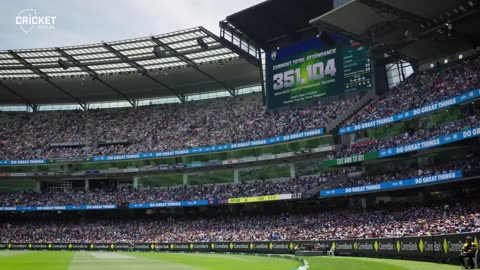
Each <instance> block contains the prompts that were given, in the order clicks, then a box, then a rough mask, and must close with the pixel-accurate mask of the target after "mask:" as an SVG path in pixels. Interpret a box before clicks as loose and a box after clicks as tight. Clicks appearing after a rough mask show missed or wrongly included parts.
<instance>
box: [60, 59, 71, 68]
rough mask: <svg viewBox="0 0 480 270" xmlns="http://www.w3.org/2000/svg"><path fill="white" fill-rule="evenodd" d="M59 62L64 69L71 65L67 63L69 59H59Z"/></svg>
mask: <svg viewBox="0 0 480 270" xmlns="http://www.w3.org/2000/svg"><path fill="white" fill-rule="evenodd" d="M58 64H59V65H60V66H61V67H62V68H63V69H68V68H69V67H70V65H69V64H68V63H67V61H65V60H63V59H61V58H60V59H58Z"/></svg>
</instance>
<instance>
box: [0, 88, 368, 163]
mask: <svg viewBox="0 0 480 270" xmlns="http://www.w3.org/2000/svg"><path fill="white" fill-rule="evenodd" d="M359 98H360V96H359V95H355V96H352V97H349V98H346V99H338V100H330V101H317V102H315V103H313V104H311V105H309V106H306V107H294V108H290V109H286V110H284V111H277V112H274V111H267V110H266V109H265V107H264V106H263V105H262V99H261V95H259V94H249V95H244V96H239V97H235V98H217V99H213V100H201V101H193V102H187V103H184V104H168V105H162V106H142V107H137V108H134V109H131V108H130V109H111V110H88V111H66V112H39V113H36V114H34V115H33V116H32V118H31V119H30V120H28V121H25V122H24V123H23V124H22V125H20V127H18V128H17V129H16V130H15V131H14V132H11V131H10V133H8V134H0V138H4V139H3V140H2V141H0V157H1V159H33V158H70V157H90V156H98V155H113V154H132V153H142V152H153V151H168V150H179V149H186V148H194V147H201V146H209V145H221V144H226V143H234V142H244V141H251V140H259V139H264V138H270V137H275V136H279V135H285V134H291V133H296V132H300V131H306V130H311V129H316V128H320V127H325V126H326V125H327V123H330V122H331V121H333V120H334V119H335V118H336V117H337V113H338V112H340V111H343V110H345V109H346V108H348V107H350V106H352V104H354V103H355V102H356V101H357V100H358V99H359ZM0 127H1V125H0ZM5 129H6V128H0V132H2V131H3V132H4V131H5ZM7 130H8V129H7Z"/></svg>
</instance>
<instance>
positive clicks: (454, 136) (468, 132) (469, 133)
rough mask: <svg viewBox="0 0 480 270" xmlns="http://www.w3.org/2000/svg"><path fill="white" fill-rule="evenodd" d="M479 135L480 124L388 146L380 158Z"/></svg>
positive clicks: (381, 152) (382, 151) (379, 154)
mask: <svg viewBox="0 0 480 270" xmlns="http://www.w3.org/2000/svg"><path fill="white" fill-rule="evenodd" d="M479 135H480V126H478V127H475V128H469V129H465V130H463V131H459V132H455V133H450V134H448V135H445V136H440V137H436V138H433V139H429V140H426V141H421V142H415V143H411V144H405V145H400V146H397V147H393V148H388V149H381V150H380V151H379V153H378V156H379V157H380V158H384V157H388V156H393V155H399V154H403V153H408V152H413V151H419V150H423V149H428V148H432V147H436V146H439V145H443V144H448V143H452V142H456V141H461V140H465V139H469V138H473V137H477V136H479Z"/></svg>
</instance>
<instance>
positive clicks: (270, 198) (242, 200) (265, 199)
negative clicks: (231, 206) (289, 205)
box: [228, 195, 280, 203]
mask: <svg viewBox="0 0 480 270" xmlns="http://www.w3.org/2000/svg"><path fill="white" fill-rule="evenodd" d="M278 200H280V195H266V196H257V197H243V198H230V199H228V203H252V202H268V201H278Z"/></svg>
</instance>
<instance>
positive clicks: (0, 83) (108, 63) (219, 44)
mask: <svg viewBox="0 0 480 270" xmlns="http://www.w3.org/2000/svg"><path fill="white" fill-rule="evenodd" d="M154 50H155V52H154ZM241 55H242V53H241V52H238V51H234V50H233V49H232V46H228V44H225V41H224V40H221V39H220V38H219V37H217V36H216V35H214V34H212V33H211V32H209V31H208V30H206V29H205V28H203V27H196V28H191V29H186V30H182V31H178V32H173V33H168V34H163V35H157V36H151V37H145V38H136V39H129V40H122V41H114V42H102V43H97V44H89V45H79V46H71V47H61V48H45V49H27V50H9V51H0V104H23V103H27V104H58V103H64V104H65V103H75V102H76V103H79V104H81V105H85V103H89V102H99V101H115V100H127V101H128V102H130V103H131V104H132V105H133V104H134V102H135V100H138V99H145V98H153V97H155V98H156V97H167V96H177V97H178V98H180V99H183V98H184V96H185V95H188V94H194V93H202V92H210V91H215V90H221V89H225V90H227V91H229V92H231V93H232V94H233V93H234V91H235V89H236V88H240V87H244V86H251V85H254V84H259V83H260V72H259V65H257V64H256V63H255V61H252V59H247V58H248V57H241ZM250 56H251V55H250ZM254 60H255V59H254Z"/></svg>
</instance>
